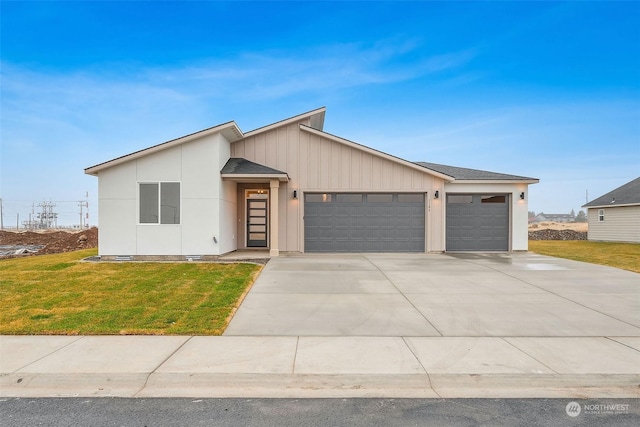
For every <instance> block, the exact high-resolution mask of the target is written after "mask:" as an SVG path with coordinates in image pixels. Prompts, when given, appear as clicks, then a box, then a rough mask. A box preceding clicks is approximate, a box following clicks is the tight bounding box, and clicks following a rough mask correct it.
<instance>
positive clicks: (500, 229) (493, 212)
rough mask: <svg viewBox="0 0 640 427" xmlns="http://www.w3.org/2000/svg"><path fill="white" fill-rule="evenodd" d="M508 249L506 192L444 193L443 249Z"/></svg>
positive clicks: (507, 204) (507, 201)
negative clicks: (445, 236)
mask: <svg viewBox="0 0 640 427" xmlns="http://www.w3.org/2000/svg"><path fill="white" fill-rule="evenodd" d="M508 250H509V196H508V195H506V194H448V195H447V251H508Z"/></svg>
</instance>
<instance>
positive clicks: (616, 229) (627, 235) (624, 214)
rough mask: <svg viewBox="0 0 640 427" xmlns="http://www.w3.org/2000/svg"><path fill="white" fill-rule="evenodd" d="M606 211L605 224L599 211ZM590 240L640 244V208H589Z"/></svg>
mask: <svg viewBox="0 0 640 427" xmlns="http://www.w3.org/2000/svg"><path fill="white" fill-rule="evenodd" d="M600 209H604V222H599V221H598V211H599V210H600ZM587 219H588V221H589V233H588V235H589V240H594V241H609V242H634V243H640V206H619V207H608V208H589V209H588V212H587Z"/></svg>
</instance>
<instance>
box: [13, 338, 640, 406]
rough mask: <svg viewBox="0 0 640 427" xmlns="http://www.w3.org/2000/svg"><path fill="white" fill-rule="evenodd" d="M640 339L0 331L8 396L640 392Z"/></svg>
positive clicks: (573, 395)
mask: <svg viewBox="0 0 640 427" xmlns="http://www.w3.org/2000/svg"><path fill="white" fill-rule="evenodd" d="M639 366H640V338H638V337H627V338H621V337H615V338H607V337H601V338H585V337H578V338H557V337H546V338H545V337H542V338H535V337H522V338H518V337H512V338H495V337H408V338H403V337H293V336H286V337H277V336H274V337H239V336H222V337H178V336H173V337H148V336H101V337H96V336H86V337H77V336H76V337H70V336H37V337H35V336H2V337H0V395H1V396H2V397H45V396H47V397H49V396H121V397H274V398H275V397H289V398H291V397H296V398H304V397H393V398H400V397H411V398H417V397H422V398H430V397H433V398H437V397H446V398H454V397H567V398H568V397H571V398H596V397H598V398H604V397H618V398H622V397H624V398H631V397H635V398H637V397H640V391H639V389H638V385H639V384H640V374H639V373H638V370H639V368H638V367H639Z"/></svg>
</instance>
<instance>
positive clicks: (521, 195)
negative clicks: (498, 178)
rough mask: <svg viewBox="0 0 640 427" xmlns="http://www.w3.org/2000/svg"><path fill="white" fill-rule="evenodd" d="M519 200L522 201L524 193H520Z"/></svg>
mask: <svg viewBox="0 0 640 427" xmlns="http://www.w3.org/2000/svg"><path fill="white" fill-rule="evenodd" d="M520 200H524V191H523V192H522V193H520Z"/></svg>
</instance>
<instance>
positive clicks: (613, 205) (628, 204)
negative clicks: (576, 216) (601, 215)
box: [581, 203, 640, 209]
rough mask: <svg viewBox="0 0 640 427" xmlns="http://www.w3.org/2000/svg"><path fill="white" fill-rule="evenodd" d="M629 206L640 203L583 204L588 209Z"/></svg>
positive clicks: (639, 204)
mask: <svg viewBox="0 0 640 427" xmlns="http://www.w3.org/2000/svg"><path fill="white" fill-rule="evenodd" d="M629 206H640V203H625V204H620V205H615V204H610V205H596V206H587V205H582V206H581V207H582V208H587V209H605V208H624V207H629Z"/></svg>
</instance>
